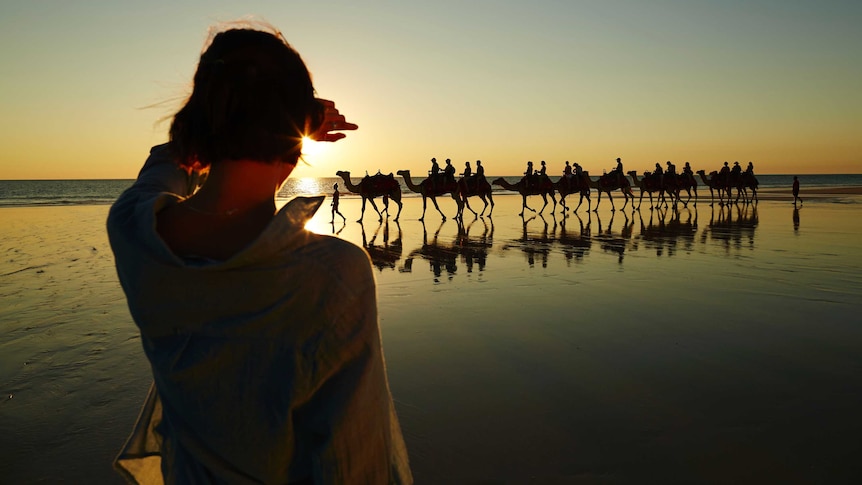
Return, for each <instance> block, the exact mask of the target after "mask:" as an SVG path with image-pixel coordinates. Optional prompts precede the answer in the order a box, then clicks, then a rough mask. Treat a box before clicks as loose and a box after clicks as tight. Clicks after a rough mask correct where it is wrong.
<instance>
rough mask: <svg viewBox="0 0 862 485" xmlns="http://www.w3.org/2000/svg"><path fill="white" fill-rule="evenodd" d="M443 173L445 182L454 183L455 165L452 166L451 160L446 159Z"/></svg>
mask: <svg viewBox="0 0 862 485" xmlns="http://www.w3.org/2000/svg"><path fill="white" fill-rule="evenodd" d="M443 174H444V175H445V176H446V183H447V184H454V183H455V167H453V166H452V160H450V159H448V158H447V159H446V166H445V167H443Z"/></svg>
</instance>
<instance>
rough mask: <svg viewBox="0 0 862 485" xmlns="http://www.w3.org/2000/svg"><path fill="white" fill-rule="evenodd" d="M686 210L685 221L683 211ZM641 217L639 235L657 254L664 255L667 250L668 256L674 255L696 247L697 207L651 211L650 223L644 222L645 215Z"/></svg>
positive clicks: (644, 243) (645, 245) (647, 246)
mask: <svg viewBox="0 0 862 485" xmlns="http://www.w3.org/2000/svg"><path fill="white" fill-rule="evenodd" d="M683 212H685V213H686V214H687V215H686V218H685V221H683V220H682V213H683ZM638 216H639V217H640V225H641V233H640V235H639V236H638V237H637V239H638V241H641V242H642V243H643V245H644V247H646V248H647V249H654V250H655V253H656V256H662V255H663V254H664V253H665V250H666V251H667V255H668V256H673V255H674V254H676V251H677V250H679V249H682V250H683V251H691V250H692V249H694V239H695V235H696V234H697V209H694V210H693V211H692V210H689V209H684V210H682V211H681V210H674V209H669V210H668V209H664V210H661V209H660V210H657V211H651V212H650V214H649V223H646V224H645V223H644V219H643V216H642V214H641V213H640V212H638Z"/></svg>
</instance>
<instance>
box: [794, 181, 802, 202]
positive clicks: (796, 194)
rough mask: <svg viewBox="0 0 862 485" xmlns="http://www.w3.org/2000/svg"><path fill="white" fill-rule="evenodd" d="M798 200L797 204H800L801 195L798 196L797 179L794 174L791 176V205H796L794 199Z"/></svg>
mask: <svg viewBox="0 0 862 485" xmlns="http://www.w3.org/2000/svg"><path fill="white" fill-rule="evenodd" d="M797 200H798V201H799V205H802V197H799V179H798V178H797V177H796V175H794V176H793V205H794V206H795V205H796V201H797Z"/></svg>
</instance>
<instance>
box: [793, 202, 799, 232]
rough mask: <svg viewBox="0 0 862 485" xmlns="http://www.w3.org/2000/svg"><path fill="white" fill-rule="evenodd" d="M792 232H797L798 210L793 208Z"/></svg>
mask: <svg viewBox="0 0 862 485" xmlns="http://www.w3.org/2000/svg"><path fill="white" fill-rule="evenodd" d="M793 232H794V233H798V232H799V208H798V207H796V206H793Z"/></svg>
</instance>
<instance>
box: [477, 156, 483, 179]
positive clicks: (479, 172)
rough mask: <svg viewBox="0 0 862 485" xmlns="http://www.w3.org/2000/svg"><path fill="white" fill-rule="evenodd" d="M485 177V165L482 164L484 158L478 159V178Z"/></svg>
mask: <svg viewBox="0 0 862 485" xmlns="http://www.w3.org/2000/svg"><path fill="white" fill-rule="evenodd" d="M484 179H485V167H483V166H482V160H476V180H484Z"/></svg>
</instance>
